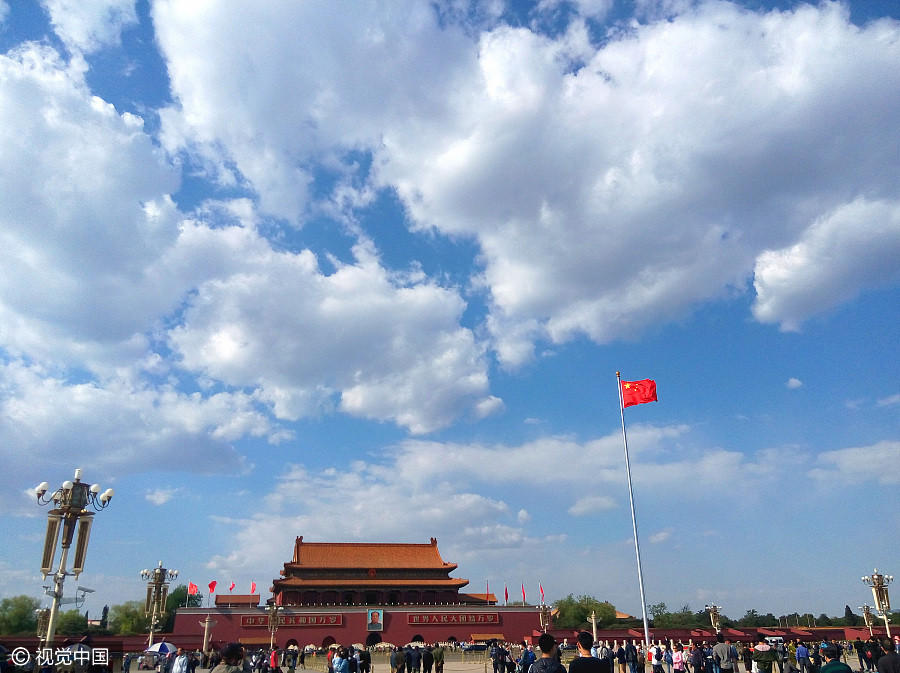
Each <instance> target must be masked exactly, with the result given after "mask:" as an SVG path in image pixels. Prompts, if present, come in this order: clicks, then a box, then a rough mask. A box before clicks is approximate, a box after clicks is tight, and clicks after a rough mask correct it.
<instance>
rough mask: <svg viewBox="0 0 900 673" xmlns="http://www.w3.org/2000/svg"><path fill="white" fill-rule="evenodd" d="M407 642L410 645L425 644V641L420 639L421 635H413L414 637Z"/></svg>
mask: <svg viewBox="0 0 900 673" xmlns="http://www.w3.org/2000/svg"><path fill="white" fill-rule="evenodd" d="M409 642H411V643H424V642H425V639H424V638H423V637H422V634H421V633H417V634H416V635H414V636H413V637H412V639H411V640H410V641H409Z"/></svg>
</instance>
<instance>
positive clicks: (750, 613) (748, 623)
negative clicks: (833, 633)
mask: <svg viewBox="0 0 900 673" xmlns="http://www.w3.org/2000/svg"><path fill="white" fill-rule="evenodd" d="M553 607H554V608H556V609H557V610H558V612H557V614H556V616H555V618H554V620H553V623H554V625H555V626H556V627H557V628H561V629H587V630H590V625H591V612H593V613H594V615H595V617H596V620H597V627H598V628H604V627H608V626H612V625H613V624H615V625H617V626H628V627H631V626H635V625H637V624H638V623H639V622H640V621H641V620H640V615H637V616H636V618H635V619H634V620H619V621H617V620H616V608H615V607H614V606H613V605H612V604H611V603H609V602H608V601H601V600H599V599H597V598H594V597H593V596H573V595H572V594H569V595H568V596H566V597H565V598H562V599H560V600H558V601H557V602H556V603H554V605H553ZM647 614H648V616H649V617H650V620H651V625H652V626H653V627H654V628H673V629H693V628H709V626H710V619H709V613H708V612H707V611H706V609H701V610H696V611H695V610H692V609H691V607H690V606H689V605H683V606H682V607H681V609H680V610H677V611H674V612H672V611H670V610H669V608H668V607H667V606H666V604H665V603H654V604H653V605H648V606H647ZM719 623H720V625H721V626H722V627H724V628H728V627H733V628H741V627H744V628H754V627H756V628H758V627H769V626H774V627H776V628H777V627H778V626H782V627H787V626H798V625H799V626H801V627H803V626H805V627H809V626H860V625H862V624H864V620H863V618H862V616H860V615H856V614H854V613H853V611H852V610H851V609H850V606H849V605H847V606H845V607H844V614H843V616H841V617H829V616H828V615H826V614H824V613H823V614H821V615H819V616H818V617H816V616H815V615H813V614H810V613H806V614H800V613H796V612H793V613H791V614H788V615H779V616H775V615H774V614H772V613H771V612H767V613H766V614H761V613H759V612H757V611H756V610H747V612H745V613H744V615H743V616H742V617H741V618H739V619H732V618H730V617H729V616H728V615H725V614H723V613H721V612H720V613H719Z"/></svg>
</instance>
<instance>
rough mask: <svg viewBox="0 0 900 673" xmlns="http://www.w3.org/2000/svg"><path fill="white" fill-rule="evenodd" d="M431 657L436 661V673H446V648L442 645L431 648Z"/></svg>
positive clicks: (438, 644)
mask: <svg viewBox="0 0 900 673" xmlns="http://www.w3.org/2000/svg"><path fill="white" fill-rule="evenodd" d="M431 657H432V658H433V659H434V673H444V648H443V647H441V644H440V643H435V644H434V647H432V648H431Z"/></svg>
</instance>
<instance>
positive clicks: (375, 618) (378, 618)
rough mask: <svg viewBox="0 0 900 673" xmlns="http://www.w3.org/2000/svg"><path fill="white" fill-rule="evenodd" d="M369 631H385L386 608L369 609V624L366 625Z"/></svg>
mask: <svg viewBox="0 0 900 673" xmlns="http://www.w3.org/2000/svg"><path fill="white" fill-rule="evenodd" d="M366 630H367V631H383V630H384V610H369V624H368V626H366Z"/></svg>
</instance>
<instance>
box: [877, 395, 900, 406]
mask: <svg viewBox="0 0 900 673" xmlns="http://www.w3.org/2000/svg"><path fill="white" fill-rule="evenodd" d="M895 404H900V393H895V394H894V395H888V396H887V397H882V398H881V399H880V400H878V406H879V407H890V406H893V405H895Z"/></svg>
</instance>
